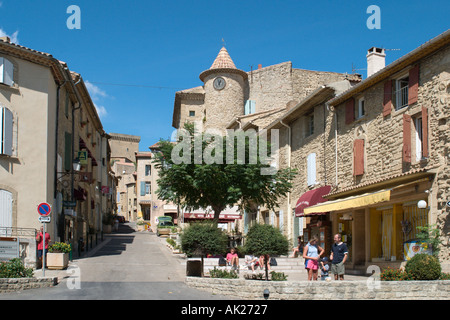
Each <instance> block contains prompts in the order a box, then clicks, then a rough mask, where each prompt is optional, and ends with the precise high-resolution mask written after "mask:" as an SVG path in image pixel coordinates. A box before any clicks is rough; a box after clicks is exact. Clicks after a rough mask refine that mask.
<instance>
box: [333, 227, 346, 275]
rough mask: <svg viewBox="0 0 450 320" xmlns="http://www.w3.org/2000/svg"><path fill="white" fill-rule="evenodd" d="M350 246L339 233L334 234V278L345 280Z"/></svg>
mask: <svg viewBox="0 0 450 320" xmlns="http://www.w3.org/2000/svg"><path fill="white" fill-rule="evenodd" d="M347 257H348V248H347V245H346V244H345V243H343V242H342V236H341V235H340V234H339V233H338V234H335V235H334V244H333V245H332V246H331V255H330V260H331V272H332V273H333V274H334V280H338V278H339V280H344V274H345V266H344V263H345V261H347Z"/></svg>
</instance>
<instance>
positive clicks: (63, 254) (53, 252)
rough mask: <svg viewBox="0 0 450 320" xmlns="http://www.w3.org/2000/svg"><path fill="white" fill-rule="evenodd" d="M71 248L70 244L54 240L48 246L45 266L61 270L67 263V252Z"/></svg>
mask: <svg viewBox="0 0 450 320" xmlns="http://www.w3.org/2000/svg"><path fill="white" fill-rule="evenodd" d="M71 250H72V248H71V246H70V244H67V243H64V242H55V243H54V244H52V245H50V246H48V253H47V268H48V269H55V270H61V269H65V268H67V266H68V265H69V253H70V251H71Z"/></svg>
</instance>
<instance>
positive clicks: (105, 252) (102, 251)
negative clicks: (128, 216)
mask: <svg viewBox="0 0 450 320" xmlns="http://www.w3.org/2000/svg"><path fill="white" fill-rule="evenodd" d="M133 233H135V230H134V228H133V227H131V226H130V225H129V224H128V223H120V224H119V230H117V231H113V232H112V233H111V234H109V235H108V236H107V238H109V239H108V240H107V242H106V244H104V245H103V246H101V248H99V249H98V250H97V251H96V252H95V253H94V254H91V255H90V256H91V257H99V256H110V255H119V254H122V252H123V251H125V250H126V249H127V244H131V243H133V241H134V238H135V236H134V235H132V234H133Z"/></svg>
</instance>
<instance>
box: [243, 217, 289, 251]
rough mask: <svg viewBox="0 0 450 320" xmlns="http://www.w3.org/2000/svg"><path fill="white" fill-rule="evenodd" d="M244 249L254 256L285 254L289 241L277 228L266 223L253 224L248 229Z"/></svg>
mask: <svg viewBox="0 0 450 320" xmlns="http://www.w3.org/2000/svg"><path fill="white" fill-rule="evenodd" d="M244 250H245V252H246V253H249V254H253V255H255V256H259V255H265V254H268V255H285V254H287V253H288V251H289V241H288V239H287V238H286V237H285V236H284V235H283V234H282V233H281V231H280V230H279V229H277V228H275V227H273V226H271V225H268V224H255V225H254V226H253V227H251V228H250V230H249V231H248V234H247V241H246V243H245V246H244Z"/></svg>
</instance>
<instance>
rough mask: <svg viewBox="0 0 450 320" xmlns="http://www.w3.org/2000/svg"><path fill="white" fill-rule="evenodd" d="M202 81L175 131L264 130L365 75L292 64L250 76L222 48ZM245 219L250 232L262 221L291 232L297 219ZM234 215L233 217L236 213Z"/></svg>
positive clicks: (184, 95)
mask: <svg viewBox="0 0 450 320" xmlns="http://www.w3.org/2000/svg"><path fill="white" fill-rule="evenodd" d="M200 80H201V81H202V82H203V84H202V85H201V86H198V87H194V88H191V89H187V90H182V91H178V92H177V93H176V94H175V102H174V111H173V121H172V126H173V127H174V128H177V129H180V128H182V127H183V125H184V123H186V122H194V123H196V124H197V125H198V126H199V127H200V128H201V129H202V130H207V129H208V130H211V129H215V130H218V131H220V132H222V133H223V132H224V131H225V129H242V130H247V129H250V128H252V129H255V130H256V131H258V130H259V129H261V128H264V127H266V126H267V125H269V124H270V123H272V122H273V121H274V119H276V118H278V117H280V116H281V115H282V114H283V113H285V112H287V111H288V110H290V109H291V108H292V107H294V106H295V105H296V104H297V103H298V102H299V101H301V100H302V99H304V98H306V97H308V96H309V95H310V94H312V93H313V92H314V90H316V88H318V87H319V86H322V85H326V84H329V83H333V82H337V81H343V80H347V82H348V83H349V84H353V83H357V82H359V81H360V76H359V75H348V74H341V73H334V72H322V71H310V70H304V69H297V68H293V67H292V63H291V62H284V63H280V64H276V65H273V66H268V67H264V68H263V67H262V66H261V65H259V66H258V69H257V70H251V71H249V72H245V71H243V70H240V69H238V68H237V67H236V66H235V64H234V62H233V60H232V59H231V57H230V55H229V54H228V51H227V50H226V49H225V48H222V49H221V50H220V52H219V54H218V55H217V57H216V59H215V60H214V62H213V64H212V65H211V67H210V68H209V69H207V70H205V71H203V72H202V73H201V74H200ZM205 211H207V210H203V213H205ZM232 213H234V215H235V214H236V212H234V211H233V212H232ZM243 215H244V219H240V220H239V221H238V220H236V221H235V222H236V223H238V224H239V225H238V228H239V229H241V230H243V231H244V232H245V231H246V230H247V229H248V226H249V225H251V224H253V223H255V222H256V221H265V222H267V223H273V224H274V225H276V226H278V227H280V228H281V229H283V230H285V229H286V224H285V222H288V223H289V224H290V223H291V222H290V221H291V220H292V219H291V218H288V215H289V214H288V212H287V211H286V210H284V211H283V210H282V211H280V212H276V213H270V212H268V211H267V210H263V211H261V212H259V211H258V212H245V213H243ZM206 216H207V215H206ZM230 216H233V215H231V213H230ZM230 222H231V221H230ZM230 225H231V224H230ZM289 228H290V227H289ZM286 232H287V229H286Z"/></svg>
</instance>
